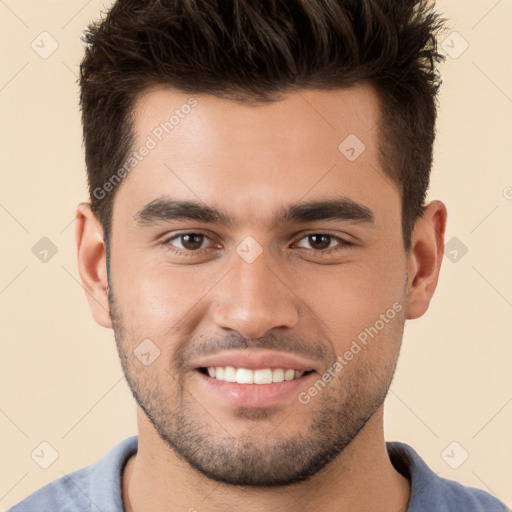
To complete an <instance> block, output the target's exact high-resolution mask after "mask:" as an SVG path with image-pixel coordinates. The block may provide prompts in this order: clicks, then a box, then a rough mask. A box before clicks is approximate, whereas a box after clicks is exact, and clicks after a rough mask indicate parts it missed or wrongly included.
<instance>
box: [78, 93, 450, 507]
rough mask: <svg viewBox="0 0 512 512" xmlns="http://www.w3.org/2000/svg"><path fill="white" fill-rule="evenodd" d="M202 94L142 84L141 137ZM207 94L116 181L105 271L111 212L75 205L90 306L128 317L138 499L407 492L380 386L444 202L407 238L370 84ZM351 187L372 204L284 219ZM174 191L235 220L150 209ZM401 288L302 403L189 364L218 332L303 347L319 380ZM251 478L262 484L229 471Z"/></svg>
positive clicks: (272, 346)
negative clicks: (246, 394)
mask: <svg viewBox="0 0 512 512" xmlns="http://www.w3.org/2000/svg"><path fill="white" fill-rule="evenodd" d="M188 98H189V97H188V96H187V95H185V94H183V93H182V92H179V91H175V90H172V89H168V88H167V89H165V88H153V89H151V90H148V91H147V92H146V94H144V95H143V96H141V97H140V98H139V100H138V102H137V104H136V106H135V109H134V114H135V124H134V131H135V134H136V144H135V147H137V148H138V147H140V146H141V145H142V144H144V141H145V140H146V137H147V136H148V135H149V134H151V132H152V130H153V129H154V128H155V127H156V126H158V125H159V123H161V122H162V121H164V120H166V119H168V118H169V116H170V115H171V114H172V112H173V111H174V110H175V109H176V108H179V107H180V105H183V104H184V103H186V101H187V100H188ZM194 98H195V99H196V100H197V106H196V107H195V108H194V109H193V110H192V111H191V113H190V114H188V115H187V116H185V117H184V118H183V119H180V123H179V124H178V125H177V126H176V127H175V128H174V129H173V131H172V133H170V134H168V135H166V136H165V137H164V138H163V140H162V141H161V142H159V144H158V145H157V146H156V147H155V148H154V149H152V150H151V151H150V153H149V154H148V155H147V156H146V157H145V158H144V159H143V160H142V161H141V162H140V163H138V165H137V166H136V167H135V168H134V169H133V170H131V171H130V173H129V175H128V176H127V177H126V178H125V179H124V180H123V182H122V183H121V185H120V186H119V187H118V189H117V190H116V192H115V194H116V195H115V200H114V208H113V220H112V233H111V255H110V257H111V260H110V272H111V274H110V287H108V284H109V283H108V281H107V270H106V253H105V245H104V233H103V229H102V227H101V224H100V223H99V221H98V220H97V218H96V217H95V216H94V214H93V213H92V211H91V209H90V208H89V207H88V205H87V204H86V203H81V204H80V205H78V207H77V213H76V218H77V228H76V240H77V250H78V264H79V272H80V275H81V279H82V283H83V286H84V288H85V290H86V292H87V297H88V300H89V304H90V307H91V310H92V313H93V316H94V318H95V320H96V322H97V323H98V324H100V325H102V326H104V327H107V328H113V329H114V333H115V338H116V343H117V346H118V350H119V354H120V358H121V363H122V366H123V370H124V372H125V375H126V377H127V380H128V383H129V385H130V387H131V389H132V392H133V393H134V396H135V397H136V399H137V401H138V406H137V421H138V433H139V448H138V452H137V454H136V455H135V456H134V457H132V458H131V459H130V460H129V462H128V464H127V465H126V467H125V470H124V473H123V482H122V494H123V501H124V506H125V509H126V510H127V511H135V512H142V511H146V510H147V511H150V510H169V511H171V510H194V509H196V510H199V511H201V512H202V511H217V510H224V511H226V510H233V511H234V510H241V509H243V510H251V511H263V510H265V511H266V510H283V511H288V510H290V511H291V510H296V509H297V506H298V504H300V505H301V506H302V507H304V508H305V509H307V510H310V511H316V510H327V509H331V510H351V511H355V512H359V511H360V512H363V511H367V512H369V511H371V510H377V509H378V510H379V511H381V512H387V511H389V512H398V511H401V510H406V507H407V503H408V500H409V496H410V485H409V482H408V480H407V479H406V478H404V477H403V476H402V475H400V474H399V473H398V472H397V471H396V470H395V469H394V467H393V466H392V464H391V463H390V460H389V458H388V455H387V451H386V447H385V440H384V432H383V400H384V398H385V395H386V393H387V390H388V388H389V385H390V383H391V380H392V377H393V373H394V369H395V365H396V361H397V358H398V355H399V351H400V346H401V343H402V335H403V327H404V323H405V320H406V319H414V318H418V317H420V316H422V315H423V314H424V313H425V312H426V310H427V308H428V306H429V302H430V300H431V298H432V295H433V293H434V290H435V288H436V285H437V281H438V276H439V270H440V265H441V261H442V255H443V244H444V231H445V225H446V216H447V213H446V208H445V206H444V204H443V203H442V202H440V201H432V202H430V203H429V204H428V205H427V207H426V209H425V212H424V215H423V216H422V218H420V219H418V221H417V222H416V225H415V228H414V232H413V238H412V240H413V241H412V248H411V251H410V252H409V253H406V252H405V251H404V247H403V242H402V232H401V201H400V194H399V190H398V187H397V185H396V184H395V183H393V182H392V181H391V180H390V179H389V178H388V177H387V176H386V175H384V173H383V172H382V170H381V167H380V163H379V160H378V145H377V142H378V140H377V136H378V132H377V130H376V127H377V125H378V122H379V118H378V102H377V96H376V94H375V91H374V90H373V88H372V87H371V86H370V85H369V84H366V83H360V84H358V85H357V86H355V87H353V88H351V89H347V90H335V91H320V90H307V91H305V90H303V91H298V92H293V93H290V94H287V95H286V96H284V97H283V99H282V100H281V101H278V102H272V103H269V104H258V105H247V104H242V103H237V102H234V101H230V100H227V99H220V98H215V97H213V96H212V97H210V96H207V95H196V96H194ZM351 133H354V134H357V136H358V137H359V139H360V140H362V141H363V143H364V144H365V147H366V149H365V151H364V152H363V153H362V154H361V155H360V156H359V157H358V158H357V159H356V160H355V161H353V162H351V161H349V160H348V159H347V158H346V157H345V156H344V155H343V154H342V153H341V152H340V151H339V150H338V145H339V144H340V142H341V141H343V140H344V139H345V138H346V137H347V135H349V134H351ZM340 196H343V197H345V198H349V199H351V200H352V201H355V202H357V203H359V204H362V205H364V206H366V207H367V208H369V209H370V210H371V211H372V212H373V217H374V218H373V222H371V223H369V222H357V221H353V220H332V219H318V220H314V221H291V222H286V223H281V224H277V225H276V224H275V223H274V217H275V214H276V212H277V211H278V210H279V209H280V208H286V207H287V206H290V205H292V204H294V203H298V202H307V201H319V200H326V199H332V198H333V197H340ZM162 197H169V198H172V199H179V200H191V201H198V202H200V203H201V204H202V205H208V206H210V207H215V208H217V209H219V210H221V211H222V212H225V214H226V215H229V216H230V217H231V218H232V220H233V222H232V223H231V224H226V223H224V222H220V221H219V222H201V221H197V220H189V219H181V220H176V219H173V220H160V221H158V222H155V223H151V224H147V225H139V224H138V223H137V220H136V214H137V212H139V211H140V210H141V209H142V208H143V207H144V206H145V205H147V204H148V203H150V202H151V201H153V200H155V199H156V198H162ZM183 231H186V232H188V234H191V233H198V234H203V235H206V237H208V238H205V239H202V245H201V247H202V248H203V249H200V251H201V252H200V253H199V254H198V252H199V251H196V252H195V253H194V251H190V249H189V250H188V252H189V255H188V256H184V255H182V254H181V255H180V254H176V253H173V252H172V250H169V247H171V249H172V247H174V248H178V249H181V250H182V251H187V247H188V248H190V245H188V246H187V245H186V242H185V241H184V240H183V239H182V238H181V239H180V238H174V239H173V240H172V241H169V239H170V238H172V237H173V236H176V234H177V233H181V232H183ZM312 234H327V235H331V237H333V238H331V239H330V241H329V242H328V243H327V245H328V248H336V249H337V250H335V251H333V252H331V253H328V254H323V255H322V254H321V253H322V252H325V249H324V248H323V247H322V246H321V244H320V245H319V244H317V241H318V240H319V239H318V238H315V239H311V238H308V235H312ZM248 236H251V237H253V238H254V239H255V240H256V241H257V243H258V244H259V246H260V248H261V249H262V252H261V254H260V255H259V256H258V257H257V258H256V259H255V260H254V261H253V262H252V263H248V262H246V261H245V260H244V259H243V258H241V257H240V255H239V254H238V253H237V251H236V249H237V246H238V245H239V244H240V243H241V242H242V240H244V239H245V238H246V237H248ZM335 237H340V239H342V240H345V242H351V243H352V244H353V245H350V246H348V245H345V244H344V243H343V242H340V241H339V240H338V239H337V238H335ZM324 241H325V239H324ZM162 242H165V243H162ZM191 252H192V256H190V253H191ZM393 304H399V305H400V306H401V310H400V311H399V312H398V313H397V314H396V316H394V318H393V319H392V320H390V321H389V322H387V323H386V324H385V326H384V327H383V328H382V329H381V330H379V333H378V335H377V336H375V338H373V339H371V340H370V341H369V343H368V345H367V346H365V347H363V348H362V350H361V351H360V352H359V353H358V354H357V355H355V356H354V358H353V359H351V360H350V361H349V362H348V363H347V364H346V366H344V367H343V369H342V371H339V372H336V374H335V377H334V378H333V379H332V380H331V382H330V383H329V384H328V386H326V387H325V388H324V389H322V390H321V392H319V393H318V395H317V396H314V397H312V398H311V400H310V401H309V403H307V404H304V403H301V402H300V401H299V400H298V399H297V396H296V394H294V396H292V397H291V398H287V399H286V400H283V401H282V402H280V403H279V404H278V405H276V406H272V407H247V408H238V407H234V406H230V405H229V404H226V403H224V402H220V401H219V400H217V398H216V397H215V396H212V395H211V394H209V393H208V392H205V390H204V388H203V387H202V382H201V378H200V376H199V375H198V372H197V370H196V369H195V366H194V364H195V363H196V362H197V361H198V360H200V359H201V357H202V356H205V355H206V352H205V351H206V350H207V348H208V350H209V351H210V352H209V353H217V352H219V351H220V350H224V351H225V350H228V349H229V350H242V349H243V350H249V351H251V350H252V351H257V350H262V349H265V350H266V351H272V350H274V351H276V352H279V353H285V354H286V353H288V354H297V355H300V356H305V355H306V354H307V355H308V359H309V360H310V361H312V362H313V363H314V367H315V369H316V371H317V374H316V379H318V378H321V376H322V374H323V373H325V371H326V370H328V368H330V367H331V366H332V364H333V362H334V361H336V357H337V356H339V355H343V354H344V353H345V352H346V351H347V350H349V348H350V346H351V344H352V342H353V341H354V340H355V339H356V337H357V335H358V334H359V333H361V332H362V331H364V329H365V328H368V327H370V326H374V325H375V323H376V321H377V320H379V318H381V317H380V315H382V314H385V313H386V311H388V310H389V309H390V308H392V305H393ZM147 338H149V339H151V340H152V342H154V344H155V345H156V346H158V348H159V350H160V356H159V357H158V358H157V359H156V360H155V361H154V362H153V363H152V364H151V365H149V366H144V365H143V364H141V363H140V361H139V360H138V359H136V357H135V356H134V354H133V351H134V349H135V348H136V347H137V346H138V345H139V344H140V343H141V342H142V340H144V339H147ZM316 379H314V380H316ZM311 383H312V382H311V380H310V381H309V383H308V384H307V385H306V384H304V385H303V386H302V387H301V388H300V389H299V391H307V390H308V388H309V387H310V386H311ZM286 449H288V451H286ZM289 453H293V456H289V455H285V454H289ZM315 456H316V457H317V461H318V463H317V464H316V465H315V467H309V474H308V475H307V477H306V476H304V475H305V474H306V473H307V471H308V464H310V461H311V460H313V458H314V457H315ZM237 478H238V479H242V478H245V482H246V484H248V485H233V484H234V483H236V479H237ZM240 481H241V480H240Z"/></svg>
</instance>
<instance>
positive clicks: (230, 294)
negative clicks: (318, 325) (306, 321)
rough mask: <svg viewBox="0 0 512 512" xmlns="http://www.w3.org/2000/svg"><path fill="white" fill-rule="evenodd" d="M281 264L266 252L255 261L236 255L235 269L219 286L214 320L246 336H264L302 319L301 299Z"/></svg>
mask: <svg viewBox="0 0 512 512" xmlns="http://www.w3.org/2000/svg"><path fill="white" fill-rule="evenodd" d="M276 269H277V266H276V267H274V268H271V267H270V265H269V261H268V258H267V257H266V256H265V255H264V254H262V255H260V256H259V257H258V258H257V259H256V260H255V261H253V262H252V263H248V262H246V261H244V260H243V259H242V258H238V257H235V258H234V262H233V266H232V268H231V270H230V271H229V272H228V273H227V275H226V277H225V278H224V279H223V280H222V281H221V282H220V283H219V285H217V286H216V297H215V300H214V304H213V308H214V310H213V319H214V321H215V324H216V325H217V326H218V327H219V328H222V329H227V330H235V331H238V332H239V333H240V334H241V335H242V336H244V337H246V338H253V339H257V338H261V337H263V336H265V334H267V333H268V332H269V331H270V330H272V329H276V328H292V327H294V326H295V325H296V324H297V322H298V320H299V312H300V308H299V300H298V298H297V297H296V296H295V295H294V293H293V292H292V289H291V285H290V283H287V282H286V281H287V280H286V278H285V276H284V275H282V274H281V273H280V272H279V270H276Z"/></svg>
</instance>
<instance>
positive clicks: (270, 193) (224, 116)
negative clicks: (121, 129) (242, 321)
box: [115, 83, 398, 218]
mask: <svg viewBox="0 0 512 512" xmlns="http://www.w3.org/2000/svg"><path fill="white" fill-rule="evenodd" d="M133 114H134V125H133V129H134V136H135V143H134V147H133V148H132V149H133V150H134V151H135V152H138V153H139V154H140V153H142V152H143V153H144V156H143V157H142V158H141V157H140V156H139V157H138V158H137V161H135V160H134V161H133V162H132V163H134V165H133V167H132V168H131V170H130V172H129V173H128V176H127V177H126V178H125V180H124V183H123V184H122V186H121V190H120V191H119V192H120V193H119V196H120V198H119V200H120V202H123V201H124V202H125V203H126V205H127V206H132V208H133V209H135V208H137V209H139V208H140V207H142V206H143V205H144V204H147V203H149V202H150V201H152V200H154V199H155V198H156V197H158V196H159V195H160V196H161V195H166V196H169V197H176V198H178V199H180V200H186V199H194V200H200V201H202V202H204V203H206V204H208V205H211V206H215V207H220V205H223V208H222V209H223V210H224V211H225V210H227V209H231V211H232V212H237V214H239V215H241V216H243V215H246V216H248V217H249V216H252V218H257V217H261V216H262V215H263V214H264V213H265V212H268V213H269V214H270V213H271V211H272V210H274V206H275V205H279V206H283V205H285V204H286V203H297V202H298V201H299V200H300V199H302V198H305V197H306V196H307V198H308V199H315V198H321V197H322V196H325V194H327V193H331V195H333V194H334V195H344V196H347V197H351V198H353V199H354V200H359V201H360V202H362V203H365V202H366V203H367V202H368V201H370V202H373V203H375V202H376V201H377V202H378V200H379V198H380V200H381V202H382V201H384V202H386V201H387V202H389V201H390V200H394V201H396V199H397V197H398V191H397V189H396V187H395V186H394V184H393V183H391V182H390V181H389V180H388V179H387V178H386V177H385V176H384V174H383V172H382V170H381V167H380V163H379V147H378V129H377V128H378V123H379V104H378V98H377V94H376V93H375V90H374V89H373V87H372V86H371V85H370V84H368V83H360V84H358V85H356V86H354V87H352V88H350V89H338V90H333V91H324V90H299V91H295V92H291V93H289V94H286V95H284V96H283V97H282V99H280V100H279V101H274V102H270V103H255V104H247V103H241V102H236V101H232V100H228V99H224V98H218V97H215V96H213V95H207V94H200V95H194V96H191V95H188V94H185V93H183V92H182V91H176V90H173V89H170V88H163V87H161V88H153V89H151V90H148V91H147V92H146V93H145V94H143V95H142V96H140V97H139V99H138V101H137V102H136V104H135V107H134V112H133ZM144 147H146V148H149V149H146V150H143V148H144ZM383 185H384V186H383ZM377 196H378V197H377ZM116 202H118V201H117V199H116ZM115 208H117V206H115ZM377 209H378V208H377Z"/></svg>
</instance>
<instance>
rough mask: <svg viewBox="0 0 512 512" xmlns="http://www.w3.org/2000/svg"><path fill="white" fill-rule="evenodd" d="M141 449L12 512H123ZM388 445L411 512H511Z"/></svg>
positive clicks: (126, 449) (125, 451)
mask: <svg viewBox="0 0 512 512" xmlns="http://www.w3.org/2000/svg"><path fill="white" fill-rule="evenodd" d="M137 445H138V437H137V436H133V437H129V438H127V439H125V440H124V441H121V442H120V443H119V444H117V445H116V446H114V447H113V448H112V449H111V450H110V451H109V452H108V453H107V455H106V456H105V457H103V458H102V459H101V460H99V461H98V462H96V463H95V464H92V465H90V466H87V467H84V468H82V469H79V470H77V471H74V472H73V473H69V474H68V475H66V476H63V477H61V478H59V479H57V480H54V481H53V482H50V483H49V484H48V485H45V486H44V487H42V488H41V489H39V490H37V491H35V492H34V493H32V494H31V495H30V496H28V497H27V498H25V499H24V500H23V501H21V502H20V503H18V504H17V505H15V506H14V507H12V508H11V509H10V510H9V512H124V509H123V501H122V496H121V478H122V472H123V467H124V464H125V463H126V461H127V460H128V459H129V458H130V456H131V455H133V454H134V453H135V452H136V451H137ZM386 446H387V450H388V454H389V458H390V460H391V462H392V464H393V466H394V467H395V468H396V469H397V471H399V472H400V473H401V474H403V475H404V476H405V477H406V478H408V479H409V481H410V482H411V499H410V501H409V506H408V508H407V512H510V510H509V509H507V508H506V507H505V505H503V504H502V503H501V502H500V501H498V500H497V499H496V498H494V497H493V496H491V495H490V494H489V493H487V492H485V491H482V490H479V489H475V488H473V487H465V486H463V485H461V484H459V483H457V482H454V481H452V480H447V479H445V478H441V477H439V476H437V475H436V474H435V473H434V472H433V471H432V470H431V469H430V468H429V467H428V466H427V465H426V464H425V462H424V461H423V459H422V458H421V457H420V456H419V455H418V454H417V453H416V451H415V450H414V449H413V448H411V447H410V446H408V445H407V444H404V443H399V442H388V443H386Z"/></svg>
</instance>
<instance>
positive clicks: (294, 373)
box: [207, 366, 304, 384]
mask: <svg viewBox="0 0 512 512" xmlns="http://www.w3.org/2000/svg"><path fill="white" fill-rule="evenodd" d="M207 371H208V375H209V376H210V377H212V378H215V379H217V380H223V381H226V382H237V383H238V384H271V383H272V382H283V381H285V380H293V379H298V378H299V377H302V376H303V375H304V372H303V371H300V370H293V369H291V368H289V369H284V368H273V369H272V368H262V369H260V370H249V369H247V368H234V367H233V366H209V367H208V368H207Z"/></svg>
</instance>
